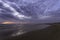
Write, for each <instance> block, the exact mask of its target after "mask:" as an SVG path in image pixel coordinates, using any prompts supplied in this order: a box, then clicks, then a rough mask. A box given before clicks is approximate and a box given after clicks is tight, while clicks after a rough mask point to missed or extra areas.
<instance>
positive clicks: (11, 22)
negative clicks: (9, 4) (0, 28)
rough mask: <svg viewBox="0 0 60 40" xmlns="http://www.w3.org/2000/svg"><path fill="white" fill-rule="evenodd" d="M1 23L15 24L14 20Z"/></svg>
mask: <svg viewBox="0 0 60 40" xmlns="http://www.w3.org/2000/svg"><path fill="white" fill-rule="evenodd" d="M2 24H16V23H15V22H2Z"/></svg>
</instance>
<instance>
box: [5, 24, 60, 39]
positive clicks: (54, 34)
mask: <svg viewBox="0 0 60 40" xmlns="http://www.w3.org/2000/svg"><path fill="white" fill-rule="evenodd" d="M5 40H60V23H58V24H51V26H50V27H48V28H45V29H42V30H35V31H31V32H28V33H25V34H23V35H19V36H15V37H10V38H7V39H5Z"/></svg>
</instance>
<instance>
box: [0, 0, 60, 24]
mask: <svg viewBox="0 0 60 40" xmlns="http://www.w3.org/2000/svg"><path fill="white" fill-rule="evenodd" d="M22 20H24V21H30V22H32V21H33V22H35V21H37V22H41V23H42V22H43V23H44V22H45V23H46V22H48V23H50V22H60V0H30V1H29V0H18V1H17V0H0V22H4V21H14V22H20V21H22Z"/></svg>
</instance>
